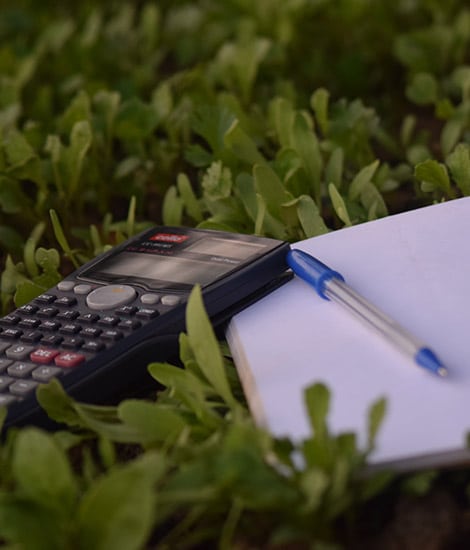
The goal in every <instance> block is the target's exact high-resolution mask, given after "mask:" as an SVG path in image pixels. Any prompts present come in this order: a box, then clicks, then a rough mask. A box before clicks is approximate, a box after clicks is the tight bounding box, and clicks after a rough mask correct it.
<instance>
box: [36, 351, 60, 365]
mask: <svg viewBox="0 0 470 550" xmlns="http://www.w3.org/2000/svg"><path fill="white" fill-rule="evenodd" d="M59 353H60V352H59V351H57V350H56V349H47V348H38V349H37V350H35V351H33V352H32V353H31V354H30V355H29V358H30V359H31V361H32V362H33V363H40V364H41V365H48V364H49V363H52V361H53V360H54V357H56V356H57V355H59Z"/></svg>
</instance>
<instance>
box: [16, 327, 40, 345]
mask: <svg viewBox="0 0 470 550" xmlns="http://www.w3.org/2000/svg"><path fill="white" fill-rule="evenodd" d="M41 338H42V332H39V331H38V330H29V331H28V332H25V333H24V334H23V336H21V338H20V340H21V341H22V342H26V343H28V344H34V343H35V342H39V340H41Z"/></svg>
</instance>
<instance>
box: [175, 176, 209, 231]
mask: <svg viewBox="0 0 470 550" xmlns="http://www.w3.org/2000/svg"><path fill="white" fill-rule="evenodd" d="M177 186H178V191H179V193H180V196H181V199H182V200H183V203H184V206H185V208H186V211H187V212H188V214H189V215H190V216H191V218H193V220H195V221H196V222H202V220H203V215H202V211H201V207H200V205H199V202H198V199H197V198H196V195H195V193H194V191H193V188H192V186H191V182H190V181H189V178H188V176H186V174H178V180H177Z"/></svg>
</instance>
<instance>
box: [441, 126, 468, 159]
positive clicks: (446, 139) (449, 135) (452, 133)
mask: <svg viewBox="0 0 470 550" xmlns="http://www.w3.org/2000/svg"><path fill="white" fill-rule="evenodd" d="M465 125H466V122H465V120H461V119H459V118H451V119H450V120H448V121H447V122H446V123H445V125H444V128H443V129H442V132H441V148H442V154H443V156H446V155H448V154H449V153H450V152H451V151H452V149H453V148H454V147H455V145H456V144H457V142H458V141H459V139H460V136H461V135H462V133H463V131H464V130H465Z"/></svg>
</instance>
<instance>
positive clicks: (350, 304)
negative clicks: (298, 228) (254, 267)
mask: <svg viewBox="0 0 470 550" xmlns="http://www.w3.org/2000/svg"><path fill="white" fill-rule="evenodd" d="M287 264H288V265H289V267H290V268H291V269H292V271H293V272H294V273H295V274H296V275H297V276H299V277H300V278H301V279H303V280H304V281H305V282H307V283H308V284H310V285H311V286H313V287H314V289H315V290H316V291H317V294H318V295H319V296H321V297H322V298H324V299H325V300H332V301H334V302H336V303H338V304H340V305H341V306H343V307H344V308H345V309H347V310H348V311H350V312H351V313H353V314H354V315H356V316H357V317H359V318H360V319H361V320H362V321H363V322H365V323H366V324H367V325H368V326H369V327H371V328H373V329H375V330H376V331H377V332H379V333H380V334H381V335H382V336H383V337H384V338H385V339H386V340H388V341H389V342H390V343H392V344H393V345H395V347H397V348H398V349H400V350H401V351H402V352H403V353H404V354H405V355H407V356H408V357H411V358H413V360H414V361H415V363H416V364H417V365H419V366H421V367H423V368H425V369H427V370H428V371H430V372H432V373H434V374H437V375H438V376H446V375H447V374H448V371H447V368H446V367H445V366H444V365H443V363H442V362H441V361H440V359H439V358H438V357H437V355H436V354H435V353H434V352H433V351H432V350H431V349H430V348H429V347H428V346H427V345H425V344H424V343H423V342H421V341H420V340H418V339H417V338H416V337H414V336H413V335H412V334H411V333H410V332H408V331H407V330H406V329H404V328H403V327H401V326H400V325H399V324H398V323H397V322H396V321H394V320H393V319H392V318H391V317H389V316H388V315H386V314H385V313H383V312H382V311H380V310H379V309H378V308H377V307H375V306H374V305H373V304H371V303H370V302H368V301H367V300H366V299H365V298H364V297H363V296H361V295H360V294H358V293H357V292H356V291H355V290H353V289H352V288H351V287H350V286H349V285H347V284H346V283H345V281H344V277H343V276H342V275H341V274H340V273H338V272H337V271H334V270H333V269H330V268H329V267H328V266H327V265H325V264H324V263H322V262H321V261H319V260H317V259H316V258H315V257H313V256H311V255H310V254H307V253H306V252H303V251H301V250H290V251H289V252H288V253H287Z"/></svg>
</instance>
